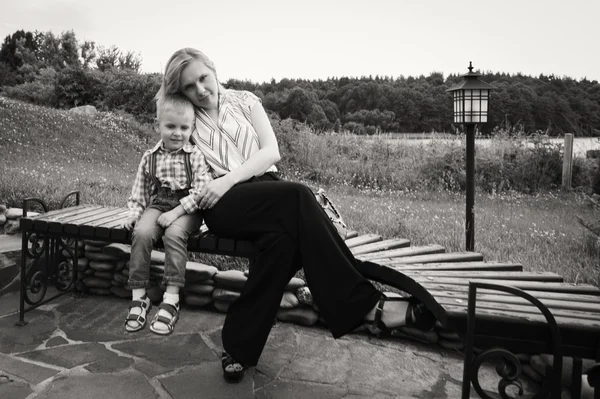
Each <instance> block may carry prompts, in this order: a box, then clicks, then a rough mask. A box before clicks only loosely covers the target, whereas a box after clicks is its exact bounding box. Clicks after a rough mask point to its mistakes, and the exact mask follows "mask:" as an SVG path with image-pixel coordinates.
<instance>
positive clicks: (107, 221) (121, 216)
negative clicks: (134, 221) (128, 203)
mask: <svg viewBox="0 0 600 399" xmlns="http://www.w3.org/2000/svg"><path fill="white" fill-rule="evenodd" d="M128 214H129V211H128V210H127V209H123V208H120V209H116V210H115V213H114V214H112V215H111V216H107V217H104V218H101V219H96V220H91V221H89V222H86V223H85V225H86V226H90V227H100V226H106V225H113V224H115V223H116V224H117V225H120V224H121V223H123V222H124V221H125V220H126V219H127V215H128Z"/></svg>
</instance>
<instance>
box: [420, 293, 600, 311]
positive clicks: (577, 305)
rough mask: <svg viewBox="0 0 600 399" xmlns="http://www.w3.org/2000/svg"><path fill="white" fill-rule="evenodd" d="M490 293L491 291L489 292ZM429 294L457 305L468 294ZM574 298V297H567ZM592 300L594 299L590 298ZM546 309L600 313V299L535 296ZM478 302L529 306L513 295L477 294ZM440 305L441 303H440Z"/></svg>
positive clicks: (466, 299) (525, 301) (467, 296)
mask: <svg viewBox="0 0 600 399" xmlns="http://www.w3.org/2000/svg"><path fill="white" fill-rule="evenodd" d="M489 292H492V291H489ZM429 293H430V294H431V295H433V297H434V298H435V299H436V301H438V302H440V301H441V300H442V299H441V298H448V299H451V300H453V301H462V302H456V303H457V304H458V303H463V302H464V303H467V301H468V298H469V294H468V293H467V292H458V291H437V290H429ZM569 296H571V297H572V296H575V295H569ZM592 298H594V297H592ZM537 299H539V300H540V301H541V302H542V303H543V304H544V305H546V307H548V308H549V309H550V310H552V309H567V310H579V311H582V312H591V313H600V298H595V299H596V301H597V303H589V302H581V301H569V300H568V299H567V298H565V299H562V300H559V299H547V298H540V297H539V296H537ZM479 300H483V301H487V302H497V303H512V304H515V305H523V304H530V302H529V301H527V299H525V298H521V297H518V296H514V295H494V294H480V293H479V292H477V303H479ZM440 303H441V302H440Z"/></svg>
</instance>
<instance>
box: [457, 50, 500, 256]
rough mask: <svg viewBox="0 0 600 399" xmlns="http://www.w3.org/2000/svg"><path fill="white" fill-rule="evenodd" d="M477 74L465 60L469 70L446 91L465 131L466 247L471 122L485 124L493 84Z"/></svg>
mask: <svg viewBox="0 0 600 399" xmlns="http://www.w3.org/2000/svg"><path fill="white" fill-rule="evenodd" d="M479 76H481V75H480V74H478V73H476V72H473V65H472V64H471V62H470V61H469V73H467V74H465V75H463V76H462V77H463V81H462V82H460V83H458V84H456V85H454V86H452V87H451V88H449V89H448V90H446V91H449V92H451V93H452V95H453V98H454V123H462V124H463V125H465V127H466V131H467V148H466V168H467V182H466V183H467V184H466V189H467V193H466V194H467V208H466V224H465V230H466V238H467V242H466V250H467V251H473V250H474V248H475V215H474V214H473V205H474V204H475V125H476V124H482V123H487V116H488V98H489V95H490V91H491V90H493V89H494V87H493V86H492V85H490V84H488V83H485V82H484V81H482V80H480V79H479Z"/></svg>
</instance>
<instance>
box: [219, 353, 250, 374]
mask: <svg viewBox="0 0 600 399" xmlns="http://www.w3.org/2000/svg"><path fill="white" fill-rule="evenodd" d="M236 364H239V365H240V366H241V367H242V369H244V368H245V367H244V365H243V364H242V363H240V362H238V361H237V360H235V359H234V358H232V357H231V355H230V354H229V353H227V352H223V354H222V355H221V366H223V371H225V369H226V368H227V367H229V366H235V365H236Z"/></svg>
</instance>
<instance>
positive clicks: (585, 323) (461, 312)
mask: <svg viewBox="0 0 600 399" xmlns="http://www.w3.org/2000/svg"><path fill="white" fill-rule="evenodd" d="M443 307H444V310H446V313H447V314H448V316H449V317H453V318H466V306H460V305H444V306H443ZM475 314H476V317H477V318H479V317H481V316H483V315H485V316H487V317H488V319H489V318H493V319H498V320H506V321H510V320H515V319H518V320H521V321H524V322H528V323H531V322H535V323H543V324H546V318H545V317H544V316H542V315H541V314H540V313H538V314H533V313H520V312H512V311H508V310H496V309H483V308H480V307H479V306H478V307H477V309H476V313H475ZM556 321H557V323H558V326H559V328H560V327H569V328H573V329H581V328H583V329H588V330H596V331H598V330H600V321H597V320H589V319H581V318H578V317H562V316H559V317H556Z"/></svg>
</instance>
